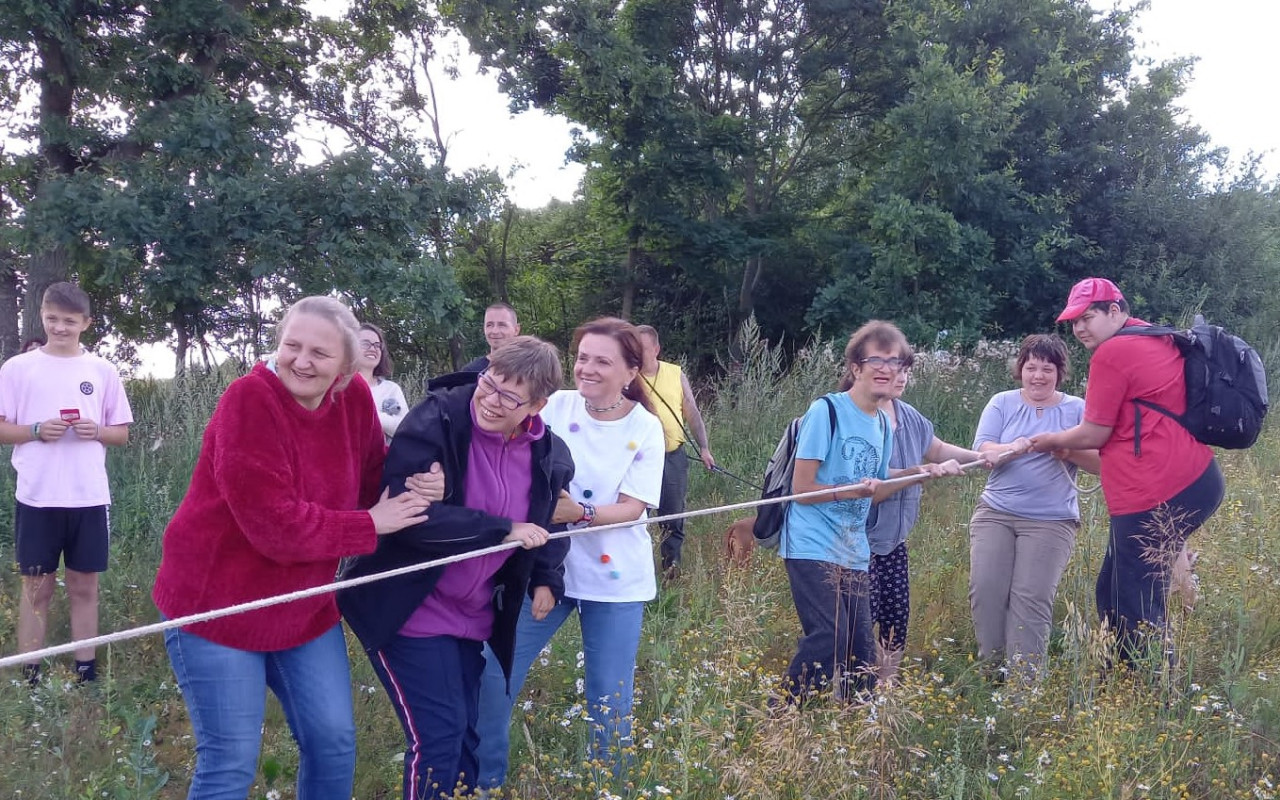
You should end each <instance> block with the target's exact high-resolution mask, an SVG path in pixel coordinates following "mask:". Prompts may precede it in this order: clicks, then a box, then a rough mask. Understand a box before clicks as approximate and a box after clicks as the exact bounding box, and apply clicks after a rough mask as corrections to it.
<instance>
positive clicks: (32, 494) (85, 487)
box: [0, 283, 133, 682]
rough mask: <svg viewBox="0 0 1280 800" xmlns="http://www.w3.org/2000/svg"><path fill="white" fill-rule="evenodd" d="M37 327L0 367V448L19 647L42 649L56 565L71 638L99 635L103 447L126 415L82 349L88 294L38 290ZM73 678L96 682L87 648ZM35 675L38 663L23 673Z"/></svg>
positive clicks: (116, 379)
mask: <svg viewBox="0 0 1280 800" xmlns="http://www.w3.org/2000/svg"><path fill="white" fill-rule="evenodd" d="M40 321H41V322H42V323H43V325H44V332H45V336H46V337H47V340H48V343H47V344H45V345H44V346H43V347H40V348H39V349H36V350H31V351H29V352H26V353H22V354H21V355H17V356H14V357H13V358H11V359H9V360H8V361H6V362H5V363H4V365H3V366H0V444H11V445H13V446H14V448H13V466H14V469H15V470H17V473H18V490H17V505H16V508H15V511H14V529H15V541H16V547H15V551H16V554H17V561H18V567H19V569H20V570H21V571H22V600H21V602H20V605H19V610H18V649H19V652H23V653H29V652H31V651H34V650H39V649H40V648H41V647H43V646H44V637H45V628H46V625H47V622H48V618H49V605H50V602H51V601H52V599H53V590H54V586H55V585H56V581H55V576H56V574H57V571H58V564H59V562H60V561H62V562H64V563H65V567H66V585H67V599H68V603H69V605H70V607H71V637H72V639H77V640H78V639H86V638H91V637H93V636H97V635H98V573H100V572H103V571H105V570H106V568H107V550H108V544H109V540H108V524H107V507H108V506H109V505H110V504H111V493H110V489H109V488H108V485H107V463H106V462H107V459H106V447H105V446H106V445H123V444H125V443H126V442H128V441H129V424H130V423H131V422H133V414H132V412H131V411H130V409H129V400H128V398H127V397H125V393H124V387H123V385H122V384H121V382H120V375H119V373H118V372H117V371H116V368H115V367H114V366H113V365H112V364H111V363H110V362H108V361H106V360H105V359H102V358H99V357H98V356H96V355H93V354H91V353H88V352H86V351H85V350H84V348H82V347H81V346H80V335H81V334H82V333H84V331H85V330H86V329H87V328H88V327H89V323H90V322H91V321H92V319H91V318H90V316H89V296H88V295H87V294H85V293H84V291H83V290H82V289H80V288H79V287H78V286H75V285H73V284H70V283H55V284H53V285H52V286H50V287H49V288H48V289H46V290H45V293H44V297H43V299H42V302H41V304H40ZM75 658H76V673H77V675H78V676H79V678H80V680H94V679H95V678H96V677H97V667H96V662H95V660H94V654H93V648H92V647H90V648H82V649H80V650H77V651H76V653H75ZM23 671H24V673H25V675H26V676H27V679H28V680H30V681H32V682H34V681H36V680H38V678H39V676H40V663H39V662H38V661H34V662H30V663H28V664H26V665H25V666H24V667H23Z"/></svg>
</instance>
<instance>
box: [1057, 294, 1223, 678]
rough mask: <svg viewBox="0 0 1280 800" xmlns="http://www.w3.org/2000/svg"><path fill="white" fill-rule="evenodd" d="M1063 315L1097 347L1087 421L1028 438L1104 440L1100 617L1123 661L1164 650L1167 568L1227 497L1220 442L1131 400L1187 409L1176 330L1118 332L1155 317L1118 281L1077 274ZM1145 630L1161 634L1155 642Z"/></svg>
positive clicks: (1063, 446)
mask: <svg viewBox="0 0 1280 800" xmlns="http://www.w3.org/2000/svg"><path fill="white" fill-rule="evenodd" d="M1058 321H1059V322H1067V321H1069V322H1071V329H1072V332H1073V333H1074V334H1075V336H1076V338H1077V339H1079V340H1080V343H1081V344H1083V345H1084V346H1085V347H1087V348H1088V349H1089V350H1090V351H1091V352H1092V358H1091V359H1090V363H1089V383H1088V387H1087V389H1086V391H1085V397H1084V403H1085V406H1084V421H1083V422H1081V423H1080V424H1079V425H1077V426H1076V427H1074V428H1069V429H1067V430H1065V431H1061V432H1058V433H1046V434H1041V435H1038V436H1035V437H1033V438H1032V440H1031V443H1032V446H1033V447H1034V448H1035V449H1036V450H1038V451H1040V452H1051V451H1059V450H1085V449H1090V448H1095V447H1096V448H1098V450H1099V455H1100V456H1101V459H1102V493H1103V495H1104V497H1105V498H1106V501H1107V510H1108V512H1109V513H1110V515H1111V540H1110V542H1109V543H1108V545H1107V554H1106V557H1105V558H1104V559H1103V562H1102V569H1101V571H1100V572H1099V573H1098V584H1097V589H1096V594H1097V602H1098V616H1099V617H1100V618H1101V619H1102V621H1103V622H1104V623H1105V624H1106V625H1107V626H1108V627H1110V628H1111V629H1112V630H1113V631H1114V632H1115V634H1116V638H1117V643H1118V645H1119V648H1120V656H1121V658H1123V659H1124V660H1126V661H1128V662H1130V663H1133V661H1134V660H1135V659H1136V658H1137V657H1139V656H1141V655H1142V654H1143V653H1144V652H1146V648H1147V646H1148V645H1149V644H1154V645H1157V646H1160V647H1161V648H1162V650H1163V652H1164V653H1165V655H1166V656H1167V655H1169V653H1168V650H1167V649H1164V648H1167V647H1168V643H1167V641H1165V637H1164V635H1163V634H1164V633H1165V599H1166V595H1167V593H1168V583H1169V574H1170V567H1171V565H1172V563H1173V561H1174V559H1175V558H1176V557H1177V555H1178V553H1180V552H1181V551H1182V547H1183V545H1184V544H1185V543H1186V541H1187V539H1188V538H1189V537H1190V536H1191V534H1192V533H1194V532H1195V530H1196V529H1197V528H1199V527H1200V526H1201V525H1202V524H1204V521H1205V520H1206V519H1208V518H1209V517H1210V516H1211V515H1212V514H1213V512H1214V511H1215V510H1217V508H1218V505H1219V504H1220V503H1221V502H1222V496H1223V492H1224V489H1225V484H1224V481H1223V477H1222V470H1221V469H1220V468H1219V467H1218V464H1217V461H1216V460H1215V459H1214V457H1213V451H1212V450H1210V449H1209V447H1208V446H1207V445H1204V444H1201V443H1200V442H1198V441H1196V439H1195V438H1194V437H1193V436H1192V435H1191V434H1190V433H1188V432H1187V430H1186V428H1184V427H1182V425H1181V424H1179V423H1178V422H1177V421H1176V420H1174V419H1171V418H1170V417H1168V416H1165V415H1164V414H1161V413H1159V412H1156V411H1152V410H1150V409H1149V408H1145V407H1142V406H1139V405H1138V404H1137V403H1135V402H1134V401H1135V400H1146V401H1148V402H1150V403H1154V404H1157V405H1159V406H1162V407H1164V408H1167V409H1169V410H1170V411H1172V412H1174V413H1176V414H1181V413H1183V412H1184V411H1185V410H1186V382H1185V380H1184V378H1183V361H1182V356H1181V354H1180V353H1179V352H1178V349H1177V346H1176V345H1175V344H1174V343H1173V341H1172V339H1171V338H1170V337H1167V336H1123V335H1122V336H1117V335H1116V334H1117V333H1119V332H1120V331H1121V330H1122V329H1124V328H1126V327H1134V326H1146V325H1149V323H1147V322H1143V321H1142V320H1140V319H1136V318H1134V317H1131V316H1129V304H1128V303H1127V302H1126V301H1125V299H1124V295H1123V294H1121V292H1120V289H1119V288H1117V287H1116V285H1115V284H1114V283H1112V282H1111V281H1109V280H1107V279H1106V278H1085V279H1084V280H1082V281H1080V282H1079V283H1077V284H1076V285H1075V286H1074V287H1072V289H1071V294H1070V296H1069V297H1068V298H1067V306H1066V308H1065V309H1063V311H1062V313H1061V314H1059V315H1058ZM1144 633H1158V634H1159V638H1157V639H1155V640H1154V641H1153V642H1151V641H1149V640H1148V639H1146V637H1145V636H1144Z"/></svg>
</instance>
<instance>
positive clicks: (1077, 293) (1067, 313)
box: [1058, 278, 1124, 322]
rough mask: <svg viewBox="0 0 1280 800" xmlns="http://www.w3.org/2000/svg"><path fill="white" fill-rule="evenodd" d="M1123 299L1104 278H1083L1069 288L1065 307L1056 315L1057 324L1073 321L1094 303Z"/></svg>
mask: <svg viewBox="0 0 1280 800" xmlns="http://www.w3.org/2000/svg"><path fill="white" fill-rule="evenodd" d="M1123 299H1124V295H1123V294H1121V293H1120V288H1119V287H1117V286H1116V285H1115V284H1114V283H1112V282H1111V281H1109V280H1107V279H1106V278H1085V279H1084V280H1082V281H1080V282H1079V283H1077V284H1076V285H1075V286H1072V287H1071V294H1069V295H1067V307H1066V308H1064V309H1062V313H1061V314H1059V315H1058V322H1066V321H1067V320H1072V319H1075V318H1076V317H1078V316H1080V315H1081V314H1083V313H1084V312H1085V309H1087V308H1088V307H1089V306H1091V305H1093V304H1094V303H1109V302H1112V301H1114V300H1123Z"/></svg>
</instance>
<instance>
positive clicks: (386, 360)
mask: <svg viewBox="0 0 1280 800" xmlns="http://www.w3.org/2000/svg"><path fill="white" fill-rule="evenodd" d="M360 330H362V331H369V332H370V333H372V334H374V335H376V336H377V337H378V344H380V345H382V349H381V350H379V351H378V353H379V357H378V363H377V364H376V365H375V366H374V368H373V377H375V378H390V377H391V376H392V374H393V373H394V372H395V368H396V365H395V363H394V362H393V361H392V360H391V355H390V354H389V353H387V337H386V336H383V335H382V328H379V327H378V326H377V325H374V324H373V323H372V322H362V323H360Z"/></svg>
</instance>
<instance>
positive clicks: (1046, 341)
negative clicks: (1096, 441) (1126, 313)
mask: <svg viewBox="0 0 1280 800" xmlns="http://www.w3.org/2000/svg"><path fill="white" fill-rule="evenodd" d="M1114 302H1116V301H1114V300H1112V301H1110V302H1109V303H1108V305H1110V303H1114ZM1033 358H1038V359H1040V360H1041V361H1048V362H1049V363H1050V364H1052V365H1053V366H1055V367H1056V368H1057V370H1058V380H1057V382H1056V383H1054V385H1053V388H1055V389H1057V388H1058V387H1059V386H1061V385H1062V382H1063V381H1064V380H1066V379H1067V370H1068V368H1069V361H1068V356H1067V344H1066V342H1064V341H1062V339H1060V338H1059V337H1058V334H1056V333H1033V334H1031V335H1030V336H1028V337H1027V338H1025V339H1023V340H1022V347H1020V348H1018V359H1017V360H1016V361H1015V362H1014V364H1013V379H1014V380H1015V381H1021V380H1022V368H1023V367H1025V366H1026V365H1027V362H1028V361H1030V360H1031V359H1033Z"/></svg>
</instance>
